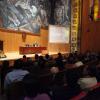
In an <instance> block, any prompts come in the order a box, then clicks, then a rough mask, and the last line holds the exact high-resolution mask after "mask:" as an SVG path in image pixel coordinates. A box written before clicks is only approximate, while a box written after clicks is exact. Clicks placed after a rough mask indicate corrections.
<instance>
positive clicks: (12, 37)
mask: <svg viewBox="0 0 100 100" xmlns="http://www.w3.org/2000/svg"><path fill="white" fill-rule="evenodd" d="M22 35H23V34H22V33H19V32H14V31H10V30H4V29H3V30H2V29H0V40H2V41H3V42H4V48H3V49H4V53H10V52H19V47H20V46H25V44H31V45H32V44H33V43H34V42H35V41H36V42H37V43H39V44H40V45H41V46H45V47H47V51H46V52H45V53H47V52H55V53H57V52H64V53H65V52H70V45H69V44H50V43H48V30H47V29H41V31H40V35H39V36H36V35H29V34H27V35H26V39H25V42H23V38H22Z"/></svg>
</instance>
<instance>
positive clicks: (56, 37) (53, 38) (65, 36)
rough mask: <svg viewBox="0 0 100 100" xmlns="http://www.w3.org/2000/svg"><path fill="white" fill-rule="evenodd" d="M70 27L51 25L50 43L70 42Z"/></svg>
mask: <svg viewBox="0 0 100 100" xmlns="http://www.w3.org/2000/svg"><path fill="white" fill-rule="evenodd" d="M69 33H70V28H69V27H67V28H66V27H59V26H53V25H50V26H49V43H69V38H70V34H69Z"/></svg>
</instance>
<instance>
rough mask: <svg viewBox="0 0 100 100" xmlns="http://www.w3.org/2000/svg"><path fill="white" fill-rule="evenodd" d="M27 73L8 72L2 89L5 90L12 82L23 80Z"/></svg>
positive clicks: (18, 70) (19, 70)
mask: <svg viewBox="0 0 100 100" xmlns="http://www.w3.org/2000/svg"><path fill="white" fill-rule="evenodd" d="M28 73H29V72H28V71H26V70H22V69H14V70H13V71H11V72H9V73H8V74H7V75H6V77H5V81H4V87H5V88H6V87H7V86H8V85H9V84H11V83H12V82H18V81H21V80H22V79H23V77H24V76H25V75H26V74H28Z"/></svg>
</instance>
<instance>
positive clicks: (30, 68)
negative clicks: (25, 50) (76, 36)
mask: <svg viewBox="0 0 100 100" xmlns="http://www.w3.org/2000/svg"><path fill="white" fill-rule="evenodd" d="M64 56H65V57H64ZM64 56H63V55H62V54H61V53H58V55H57V57H56V58H52V59H51V57H50V55H49V54H46V55H45V56H39V55H38V54H35V59H34V60H33V59H32V60H31V61H30V60H28V59H27V57H26V55H23V58H22V59H18V60H16V61H15V63H14V67H13V68H14V69H13V70H12V71H11V72H8V70H7V69H6V70H5V71H2V72H3V74H2V77H3V78H2V79H4V77H5V81H4V86H5V89H7V87H8V86H9V85H10V84H11V83H13V82H19V81H23V82H24V86H25V97H24V100H33V99H34V100H51V99H52V100H70V99H71V98H72V97H73V96H75V95H78V94H80V93H81V91H82V90H84V89H83V88H87V86H91V85H92V86H93V85H95V84H97V83H98V82H99V81H100V67H98V66H99V65H98V63H99V58H100V55H99V54H96V53H93V52H90V51H87V52H86V53H84V54H81V53H78V52H77V51H75V52H74V53H70V54H69V55H64ZM91 62H92V63H91ZM95 62H96V63H95ZM89 63H90V64H89ZM65 64H66V65H65ZM4 65H5V64H4ZM6 65H9V64H8V63H6ZM69 65H70V66H69ZM73 65H74V67H73ZM97 65H98V66H97ZM53 66H55V67H53ZM66 66H68V67H66ZM69 67H70V68H69ZM5 68H6V67H4V69H5ZM66 68H69V69H67V70H66ZM42 71H43V72H42ZM30 73H31V74H32V75H31V74H30ZM41 74H42V75H41ZM50 75H51V76H50ZM36 76H37V77H39V78H41V79H43V78H42V77H44V79H46V78H48V80H49V81H48V82H47V83H50V84H48V85H45V86H42V85H40V84H39V83H41V79H38V78H37V77H36ZM45 76H46V77H45ZM87 77H88V78H87ZM58 78H59V79H58ZM92 79H93V80H92ZM87 80H88V81H87ZM91 80H92V81H91ZM42 81H43V80H42ZM64 81H65V82H66V87H64ZM45 82H46V81H45ZM59 83H60V84H59ZM45 84H46V83H45ZM84 84H85V85H86V87H85V85H84ZM87 84H88V85H87ZM83 85H84V86H83ZM81 87H82V88H81ZM43 88H46V89H47V90H48V92H43V91H42V90H41V89H43ZM48 93H50V94H51V95H50V96H51V97H52V98H51V97H49V95H48Z"/></svg>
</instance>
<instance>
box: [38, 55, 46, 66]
mask: <svg viewBox="0 0 100 100" xmlns="http://www.w3.org/2000/svg"><path fill="white" fill-rule="evenodd" d="M38 63H39V66H40V68H44V66H45V60H44V58H43V56H39V61H38Z"/></svg>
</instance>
